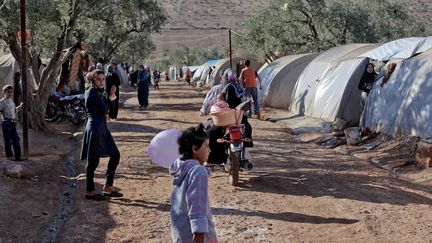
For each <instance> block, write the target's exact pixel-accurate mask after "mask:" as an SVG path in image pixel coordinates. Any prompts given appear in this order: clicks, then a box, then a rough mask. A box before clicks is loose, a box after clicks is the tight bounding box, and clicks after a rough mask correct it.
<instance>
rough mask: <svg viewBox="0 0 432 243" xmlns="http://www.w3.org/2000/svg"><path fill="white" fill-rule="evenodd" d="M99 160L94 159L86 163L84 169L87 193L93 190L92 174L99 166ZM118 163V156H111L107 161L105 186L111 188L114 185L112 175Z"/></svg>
mask: <svg viewBox="0 0 432 243" xmlns="http://www.w3.org/2000/svg"><path fill="white" fill-rule="evenodd" d="M99 161H100V158H95V159H89V160H88V161H87V167H86V184H87V191H88V192H91V191H94V190H95V186H94V172H95V170H96V168H97V167H98V165H99ZM119 162H120V154H117V155H114V156H111V157H110V159H109V161H108V169H107V172H106V182H105V186H107V187H108V186H112V185H113V183H114V175H115V171H116V169H117V165H118V164H119Z"/></svg>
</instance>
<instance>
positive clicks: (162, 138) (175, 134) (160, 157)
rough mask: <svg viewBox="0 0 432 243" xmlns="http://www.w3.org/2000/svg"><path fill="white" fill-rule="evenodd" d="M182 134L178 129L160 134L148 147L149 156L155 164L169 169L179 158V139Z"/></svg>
mask: <svg viewBox="0 0 432 243" xmlns="http://www.w3.org/2000/svg"><path fill="white" fill-rule="evenodd" d="M181 134H182V132H181V131H179V130H177V129H168V130H165V131H162V132H160V133H158V134H157V135H156V136H155V137H154V138H153V139H152V140H151V142H150V144H149V145H148V146H147V154H148V155H149V156H150V158H151V160H152V161H153V163H156V164H158V165H160V166H162V167H164V168H169V167H170V166H171V165H172V164H173V163H174V162H175V161H176V160H177V159H178V158H179V157H180V155H179V153H178V149H179V145H178V144H177V139H178V138H179V137H180V135H181Z"/></svg>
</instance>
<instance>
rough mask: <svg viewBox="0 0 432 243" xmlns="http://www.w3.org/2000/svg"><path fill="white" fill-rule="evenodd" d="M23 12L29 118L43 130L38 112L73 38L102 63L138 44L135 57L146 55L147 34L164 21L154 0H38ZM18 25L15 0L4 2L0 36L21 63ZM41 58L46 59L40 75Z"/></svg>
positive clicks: (0, 21)
mask: <svg viewBox="0 0 432 243" xmlns="http://www.w3.org/2000/svg"><path fill="white" fill-rule="evenodd" d="M26 13H27V14H26V17H27V26H28V28H29V29H30V31H31V35H32V38H31V40H30V43H29V44H28V53H27V62H28V63H27V66H28V67H29V70H27V71H28V74H29V75H28V77H29V83H30V85H29V86H30V93H29V94H27V95H28V96H29V98H30V101H29V103H30V104H29V105H30V106H29V109H30V110H29V120H30V126H31V127H34V128H39V129H45V128H46V126H45V122H44V119H43V114H44V112H45V107H46V104H47V100H48V96H49V93H50V92H51V88H52V87H53V85H54V83H55V81H56V79H57V77H58V74H59V68H60V66H61V61H62V57H63V50H64V49H65V48H66V47H69V46H71V45H72V44H73V43H75V42H76V41H82V42H85V43H88V44H89V46H90V50H92V53H93V55H95V56H96V57H103V58H105V59H106V60H107V61H109V60H110V59H111V58H112V57H113V56H114V55H115V54H119V55H123V56H127V55H129V54H131V53H132V52H133V51H134V50H135V51H136V49H137V48H140V49H139V50H138V51H136V52H135V53H136V54H137V55H145V54H147V53H148V52H150V51H151V50H153V49H154V47H153V45H152V43H151V41H150V39H149V34H150V32H152V31H158V29H159V28H160V27H161V25H163V24H164V23H165V21H166V17H165V13H164V11H163V9H162V8H161V7H160V5H159V3H158V1H156V0H130V1H122V0H86V1H81V0H55V1H52V0H37V1H27V5H26ZM19 29H20V19H19V1H18V0H10V1H7V2H6V3H5V5H4V6H3V7H2V9H1V11H0V40H1V41H2V42H3V43H4V44H3V46H7V47H8V48H9V50H10V52H11V53H12V54H13V55H14V57H15V58H16V59H17V60H19V61H20V60H21V48H20V43H19V42H18V40H17V38H16V36H17V32H18V31H19ZM73 37H75V38H73ZM40 57H44V58H48V59H49V60H50V62H49V63H48V66H47V68H45V69H44V71H43V72H42V74H40V73H39V65H40V61H39V58H40Z"/></svg>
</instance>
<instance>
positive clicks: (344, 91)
mask: <svg viewBox="0 0 432 243" xmlns="http://www.w3.org/2000/svg"><path fill="white" fill-rule="evenodd" d="M375 47H376V45H370V44H351V45H345V46H340V47H335V48H332V49H330V50H328V51H326V52H323V53H322V54H320V55H319V56H318V57H317V58H315V59H314V60H313V61H312V62H311V63H309V65H308V66H307V67H306V68H305V70H304V71H303V72H302V74H301V75H300V78H299V80H298V82H297V85H296V88H295V90H294V94H293V99H292V102H291V111H292V112H293V113H297V114H304V115H307V116H311V117H316V118H320V119H323V120H326V121H330V122H333V121H334V120H335V119H336V118H341V119H344V120H345V121H346V122H347V123H348V125H357V124H358V123H359V120H360V116H361V106H360V96H361V92H360V90H359V89H358V83H359V81H360V79H361V76H362V75H363V72H364V70H365V68H366V65H367V64H368V63H369V59H368V58H365V57H358V56H359V55H361V54H362V53H365V52H367V51H369V50H372V49H373V48H375Z"/></svg>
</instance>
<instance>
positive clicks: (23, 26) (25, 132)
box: [20, 0, 29, 160]
mask: <svg viewBox="0 0 432 243" xmlns="http://www.w3.org/2000/svg"><path fill="white" fill-rule="evenodd" d="M20 17H21V78H22V79H21V82H22V92H23V137H24V139H23V147H24V158H25V159H26V160H28V159H29V150H28V149H29V147H28V122H27V119H28V118H27V111H28V94H27V58H26V57H27V53H26V52H27V44H26V41H27V40H26V39H27V36H26V1H25V0H20Z"/></svg>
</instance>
